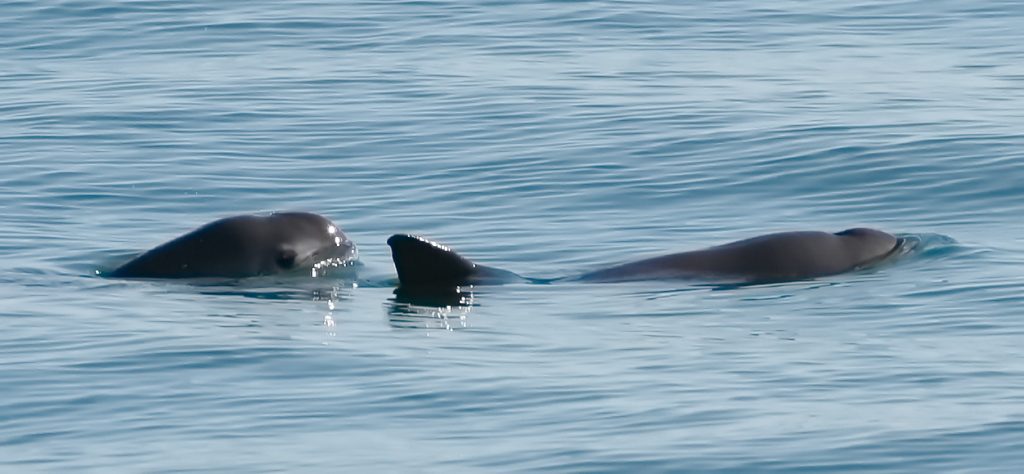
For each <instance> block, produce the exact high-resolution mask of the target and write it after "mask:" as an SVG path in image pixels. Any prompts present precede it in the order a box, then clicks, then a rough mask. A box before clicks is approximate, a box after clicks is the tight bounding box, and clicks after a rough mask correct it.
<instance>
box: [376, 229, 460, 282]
mask: <svg viewBox="0 0 1024 474" xmlns="http://www.w3.org/2000/svg"><path fill="white" fill-rule="evenodd" d="M388 245H389V246H390V247H391V258H392V259H393V260H394V261H395V270H397V271H398V281H399V282H401V283H402V284H403V285H421V286H457V285H462V284H466V283H468V282H469V281H470V280H471V279H472V276H473V274H474V270H475V268H476V264H474V263H473V262H471V261H469V260H468V259H466V258H465V257H463V256H461V255H459V254H457V253H455V251H454V250H452V249H450V248H448V247H445V246H444V245H441V244H439V243H436V242H432V241H430V240H427V239H425V238H423V237H419V236H413V235H406V234H395V235H392V236H391V238H389V239H388Z"/></svg>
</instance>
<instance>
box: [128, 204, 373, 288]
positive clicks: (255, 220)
mask: <svg viewBox="0 0 1024 474" xmlns="http://www.w3.org/2000/svg"><path fill="white" fill-rule="evenodd" d="M355 255H356V247H355V244H354V243H352V241H350V240H349V239H348V238H347V237H346V236H345V234H344V233H343V232H342V231H341V229H340V228H338V226H336V225H334V223H332V222H331V221H330V220H329V219H327V218H326V217H323V216H321V215H318V214H312V213H307V212H278V213H273V214H270V215H266V216H258V215H243V216H234V217H226V218H224V219H220V220H217V221H214V222H211V223H209V224H206V225H204V226H202V227H200V228H198V229H196V230H194V231H192V232H189V233H187V234H185V235H182V236H180V237H178V238H176V239H174V240H171V241H169V242H167V243H164V244H162V245H159V246H157V247H155V248H153V249H152V250H149V251H147V252H145V253H143V254H142V255H139V256H138V257H136V258H134V259H132V260H130V261H128V262H127V263H125V264H124V265H121V266H120V267H118V268H117V269H115V270H114V271H112V272H111V273H110V274H109V276H112V277H118V278H205V277H220V278H245V277H252V276H260V275H272V274H277V273H282V272H288V271H293V270H296V269H300V268H313V266H314V265H317V264H320V263H321V262H331V261H334V262H339V263H341V262H346V261H350V260H352V259H354V258H355Z"/></svg>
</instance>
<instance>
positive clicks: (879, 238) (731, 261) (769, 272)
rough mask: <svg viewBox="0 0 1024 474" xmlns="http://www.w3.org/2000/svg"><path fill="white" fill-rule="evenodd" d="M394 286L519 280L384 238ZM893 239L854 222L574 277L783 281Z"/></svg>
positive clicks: (892, 246)
mask: <svg viewBox="0 0 1024 474" xmlns="http://www.w3.org/2000/svg"><path fill="white" fill-rule="evenodd" d="M388 245H390V246H391V253H392V258H393V259H394V261H395V268H396V269H397V270H398V278H399V281H400V282H401V284H402V285H411V286H453V285H470V284H496V283H505V282H509V281H514V280H516V279H520V280H524V278H522V277H520V276H518V275H516V274H514V273H512V272H509V271H506V270H501V269H497V268H492V267H486V266H483V265H478V264H475V263H473V262H471V261H470V260H468V259H466V258H464V257H462V256H460V255H458V254H457V253H455V252H454V251H452V250H451V249H449V248H448V247H445V246H443V245H439V244H436V243H433V242H431V241H429V240H426V239H423V238H421V237H414V236H409V235H394V236H392V237H391V238H390V239H388ZM899 245H900V239H898V238H897V237H895V236H893V235H891V234H888V233H885V232H882V231H880V230H874V229H866V228H855V229H848V230H844V231H842V232H837V233H834V234H832V233H828V232H817V231H802V232H781V233H777V234H768V235H763V236H759V237H754V238H750V239H746V240H739V241H736V242H732V243H728V244H724V245H719V246H716V247H711V248H707V249H702V250H694V251H689V252H681V253H675V254H670V255H663V256H660V257H653V258H648V259H643V260H639V261H635V262H630V263H625V264H621V265H615V266H612V267H608V268H604V269H601V270H596V271H592V272H589V273H584V274H583V275H580V276H578V277H576V278H575V279H578V280H582V281H592V282H621V281H637V280H663V279H704V280H727V281H736V282H770V281H789V280H800V279H806V278H815V277H821V276H827V275H835V274H839V273H843V272H847V271H851V270H855V269H858V268H862V267H865V266H869V265H872V264H874V263H877V262H879V261H881V260H883V259H885V258H886V257H888V256H889V255H891V254H893V253H894V252H895V251H896V250H897V248H898V247H899Z"/></svg>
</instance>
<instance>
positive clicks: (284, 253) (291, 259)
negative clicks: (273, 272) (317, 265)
mask: <svg viewBox="0 0 1024 474" xmlns="http://www.w3.org/2000/svg"><path fill="white" fill-rule="evenodd" d="M297 257H298V255H297V254H296V253H295V251H294V250H291V249H285V250H281V251H279V252H277V258H276V259H275V261H276V263H277V266H278V267H279V268H284V269H290V268H294V267H295V259H296V258H297Z"/></svg>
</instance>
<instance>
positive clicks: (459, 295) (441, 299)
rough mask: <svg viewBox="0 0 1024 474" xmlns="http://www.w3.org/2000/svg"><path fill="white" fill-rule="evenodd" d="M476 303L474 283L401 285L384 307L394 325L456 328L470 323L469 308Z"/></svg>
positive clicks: (418, 327)
mask: <svg viewBox="0 0 1024 474" xmlns="http://www.w3.org/2000/svg"><path fill="white" fill-rule="evenodd" d="M475 305H476V303H475V300H474V297H473V287H471V286H469V287H451V288H446V287H441V288H403V287H398V288H396V289H395V293H394V297H393V298H391V299H389V300H388V302H387V303H386V304H385V307H386V308H387V311H388V320H389V321H390V322H391V326H393V327H397V328H407V329H445V330H448V331H453V330H455V329H461V328H466V327H469V312H470V311H472V310H473V306H475Z"/></svg>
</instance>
